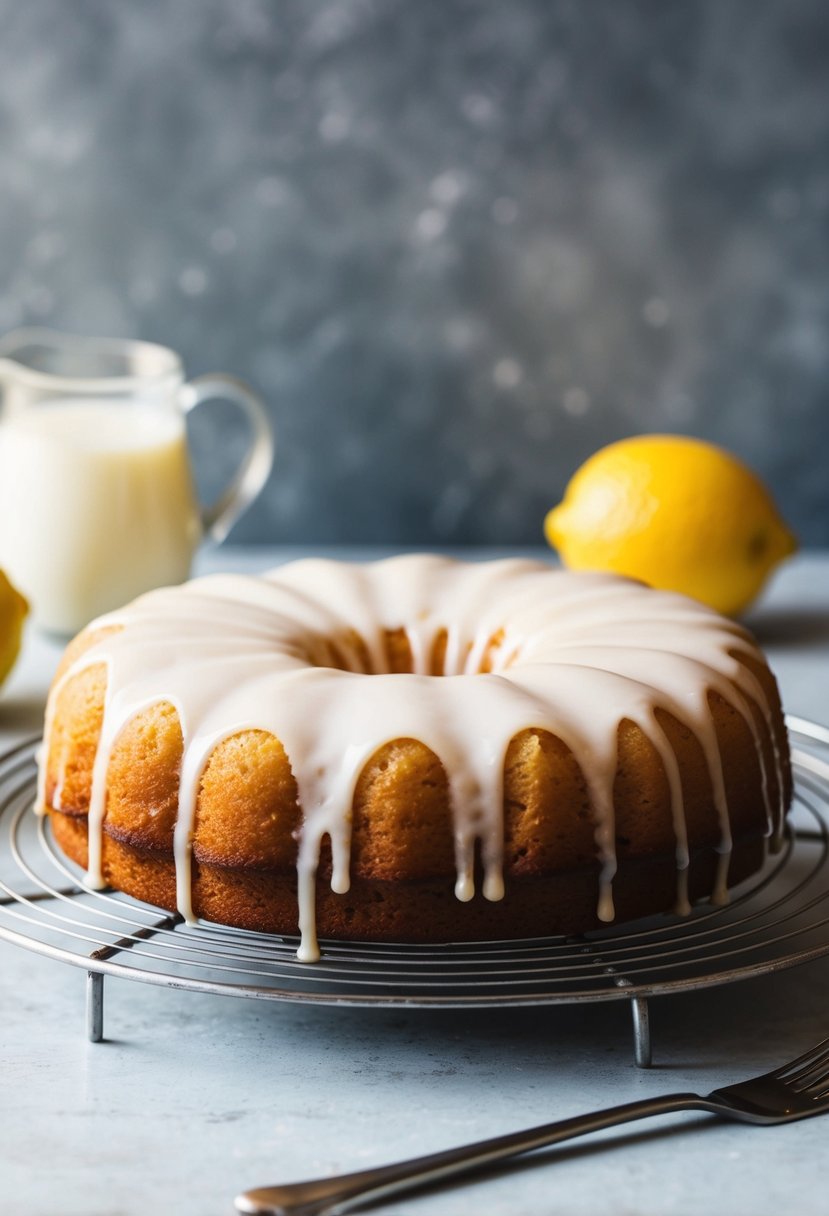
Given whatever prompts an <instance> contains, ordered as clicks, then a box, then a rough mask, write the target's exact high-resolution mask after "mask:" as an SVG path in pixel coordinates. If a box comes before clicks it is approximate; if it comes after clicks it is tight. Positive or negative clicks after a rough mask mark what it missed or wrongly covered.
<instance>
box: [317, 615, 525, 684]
mask: <svg viewBox="0 0 829 1216" xmlns="http://www.w3.org/2000/svg"><path fill="white" fill-rule="evenodd" d="M503 641H504V633H503V630H499V631H498V632H497V633H495V634H493V636H492V637H490V638H489V639H488V641H487V644H486V646H485V647H484V648H483V649H482V650H481V649H480V648H476V649H477V653H478V654H479V655H480V659H479V660H475V661H474V667H473V668H472V669H470V667H469V662H470V656H471V654H472V651H473V649H474V648H475V643H474V642H467V643H465V644H464V646H463V647H462V648H461V649H460V651H457V650H456V649H455V648H454V647H452V646H451V645H450V641H449V631H448V630H447V629H439V630H437V632H436V633H435V634H434V635H433V636H432V637H431V638H424V639H420V638H419V640H418V641H416V642H414V641H413V639H412V637H411V635H410V634H409V631H408V630H407V629H405V628H404V627H403V626H401V627H400V628H399V629H384V630H383V631H382V632H381V633H380V635H379V637H378V638H377V641H376V644H375V645H374V646H370V645H369V644H368V643H367V641H366V639H365V638H363V637H361V636H360V635H359V634H357V633H349V634H346V635H344V636H342V637H339V638H328V639H325V640H324V641H322V642H321V643H320V645H319V647H315V648H314V654H313V655H309V659H310V661H311V662H312V663H313V664H314V666H316V667H334V668H337V669H339V670H340V671H353V672H359V673H360V674H362V675H369V676H373V675H386V674H389V673H394V674H398V675H407V674H408V675H410V674H412V673H414V672H416V673H417V674H419V675H429V676H450V675H475V674H481V675H483V674H485V673H486V672H491V671H503V670H504V668H505V667H508V666H509V659H508V657H507V656H506V655H505V653H504V647H503Z"/></svg>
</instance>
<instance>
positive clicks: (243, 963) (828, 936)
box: [0, 717, 829, 1066]
mask: <svg viewBox="0 0 829 1216" xmlns="http://www.w3.org/2000/svg"><path fill="white" fill-rule="evenodd" d="M787 722H788V726H789V732H790V736H791V741H792V744H793V747H794V751H793V765H794V773H795V801H794V806H793V810H792V814H791V816H790V819H789V827H788V832H787V836H786V840H785V843H784V847H783V849H782V851H781V852H779V853H778V854H776V855H774V856H770V857H769V858H768V861H767V863H766V865H765V867H764V868H763V869H762V870H761V871H760V873H759V874H757V875H754V876H753V877H752V878H751V879H749V880H748V881H747V882H745V883H743V884H742V885H741V886H740V887H737V888H736V889H735V890H734V892H733V893H732V899H731V902H730V904H729V905H728V906H727V907H724V908H715V907H713V906H711V905H709V904H702V905H699V906H697V907H696V908H695V909H694V911H693V912H692V914H691V915H690V916H688V917H682V918H680V917H674V916H663V917H655V918H650V919H648V920H643V921H637V922H634V923H632V924H626V925H622V926H619V927H618V928H607V929H601V930H598V931H596V932H593V933H588V934H586V935H585V936H584V937H566V938H565V937H545V938H533V939H529V940H523V941H510V942H500V941H485V942H473V943H462V944H451V945H446V946H443V945H442V946H439V947H435V946H423V945H404V944H393V945H392V944H388V943H383V944H380V943H362V942H360V943H345V942H332V941H323V942H322V943H321V946H322V951H323V954H322V959H321V961H320V962H318V963H313V964H303V963H299V962H298V961H297V959H296V948H297V944H298V943H297V939H296V938H287V937H275V936H270V935H267V934H261V933H250V932H246V931H244V930H240V929H230V928H225V927H223V926H220V925H213V924H207V923H201V924H199V925H197V926H189V925H186V924H184V923H183V921H182V920H181V919H180V918H179V917H178V916H172V915H165V914H163V913H162V912H160V911H159V909H158V908H153V907H151V906H149V905H147V904H142V903H139V902H137V901H136V900H133V899H131V898H129V897H128V896H125V895H121V894H120V893H117V892H112V891H93V890H91V889H90V888H89V887H87V886H86V885H85V884H84V881H83V872H82V871H81V870H80V869H79V868H78V867H77V866H74V865H73V864H72V863H70V862H68V861H67V860H66V858H65V857H64V856H63V854H62V853H61V852H60V850H59V849H58V848H57V846H56V845H55V843H54V841H53V839H52V836H51V832H50V828H49V824H48V821H46V820H42V819H38V818H37V817H36V816H35V815H34V814H33V812H32V804H33V801H34V794H35V783H36V764H35V752H36V748H37V744H38V742H39V741H38V740H29V741H27V742H26V743H23V744H21V745H20V746H19V747H16V748H14V749H13V750H12V751H9V752H7V753H6V754H5V755H4V756H2V757H0V937H2V938H5V939H7V940H8V941H11V942H15V943H17V944H18V945H21V946H24V947H26V948H28V949H30V950H34V951H36V952H37V953H39V954H45V955H47V956H49V957H50V958H54V959H58V960H61V961H62V962H66V963H72V964H74V965H75V966H77V967H83V968H84V969H85V970H86V972H87V977H88V978H87V1030H88V1034H89V1037H90V1039H92V1040H93V1041H95V1042H98V1041H100V1040H101V1039H102V1038H103V1000H104V977H105V976H107V975H112V976H118V977H120V978H121V979H130V980H142V981H144V982H145V983H149V984H157V985H163V986H167V987H171V988H188V989H192V990H193V991H196V992H211V993H219V994H224V995H227V996H237V997H249V998H254V999H259V1000H276V1001H300V1002H313V1003H316V1004H325V1005H363V1006H386V1007H389V1006H404V1007H408V1008H412V1007H433V1006H441V1007H444V1008H452V1007H454V1008H462V1007H464V1008H470V1007H473V1008H474V1007H479V1008H481V1007H494V1006H518V1005H552V1004H569V1003H573V1002H578V1001H606V1000H620V999H622V1000H628V1001H630V1004H631V1009H632V1014H633V1029H634V1049H635V1055H636V1062H637V1063H638V1064H640V1065H642V1066H645V1065H647V1064H648V1063H650V1058H651V1041H650V1028H649V1018H648V1003H647V1002H648V998H649V997H652V996H659V995H663V994H667V993H675V992H682V991H687V990H690V989H695V988H705V987H709V986H712V985H715V984H725V983H731V982H732V981H735V980H739V979H746V978H748V977H750V976H756V975H763V974H767V973H769V972H772V971H779V970H782V969H783V968H786V967H792V966H794V965H796V964H797V963H804V962H807V961H809V960H811V959H815V958H818V957H820V956H821V955H824V954H829V730H827V729H826V728H825V727H821V726H817V725H816V724H814V723H811V722H807V721H805V720H804V719H801V718H791V717H790V718H788V719H787Z"/></svg>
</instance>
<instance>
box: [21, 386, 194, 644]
mask: <svg viewBox="0 0 829 1216" xmlns="http://www.w3.org/2000/svg"><path fill="white" fill-rule="evenodd" d="M22 513H25V522H24V520H23V519H22ZM200 534H201V523H200V516H199V508H198V505H197V502H196V498H195V493H194V489H193V482H192V476H191V471H190V464H189V460H188V453H187V443H186V428H185V422H184V417H183V415H182V414H181V413H180V412H179V411H177V410H175V409H170V408H165V407H164V406H162V405H159V404H157V403H154V402H149V403H147V402H143V401H141V400H140V399H138V400H132V401H129V402H125V401H124V400H123V399H112V400H107V399H106V398H103V399H102V398H100V397H94V398H89V399H88V400H86V399H83V398H77V397H71V398H67V399H65V400H62V399H56V400H50V401H47V402H45V403H41V404H38V405H36V406H34V407H32V408H29V409H26V410H22V411H20V412H19V413H14V414H13V415H12V416H11V417H9V418H7V419H6V420H5V422H4V425H3V427H2V431H0V568H3V569H4V570H6V572H7V573H8V574H9V576H10V577H11V579H12V581H13V582H15V583H16V584H17V585H18V586H19V587H20V589H21V590H22V591H23V592H24V594H25V595H26V596H27V597H28V598H29V600H30V601H31V603H32V604H33V605H34V607H35V612H36V614H37V617H38V620H39V623H40V624H41V625H42V626H43V627H44V628H46V629H51V630H54V631H57V632H60V633H70V632H74V631H75V630H77V629H80V628H81V627H82V626H83V625H85V624H87V623H88V622H89V621H90V620H91V619H92V618H93V617H95V616H98V615H99V614H101V613H104V612H107V611H110V610H111V609H113V608H116V607H118V606H120V605H121V604H123V603H126V602H127V601H128V600H130V599H132V598H134V596H136V595H138V594H140V593H141V592H142V591H144V590H145V589H146V588H147V587H153V586H162V585H164V584H168V583H179V582H181V581H182V580H184V579H186V578H187V576H188V574H189V571H190V562H191V559H192V555H193V552H194V550H195V548H196V545H197V544H198V541H199V537H200Z"/></svg>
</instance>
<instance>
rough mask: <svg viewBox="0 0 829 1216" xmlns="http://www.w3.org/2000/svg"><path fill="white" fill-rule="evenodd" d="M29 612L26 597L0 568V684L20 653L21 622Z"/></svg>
mask: <svg viewBox="0 0 829 1216" xmlns="http://www.w3.org/2000/svg"><path fill="white" fill-rule="evenodd" d="M28 612H29V605H28V603H27V601H26V599H25V598H24V597H23V596H22V595H21V594H20V592H19V591H18V590H17V588H16V587H13V586H12V584H11V583H10V582H9V580H8V579H7V578H6V576H5V574H4V573H3V571H2V570H0V684H2V682H3V681H4V680H5V678H6V676H7V675H8V674H9V672H10V671H11V669H12V667H14V664H15V660H16V659H17V656H18V654H19V653H20V639H21V638H22V636H23V622H24V621H25V620H26V616H27V614H28Z"/></svg>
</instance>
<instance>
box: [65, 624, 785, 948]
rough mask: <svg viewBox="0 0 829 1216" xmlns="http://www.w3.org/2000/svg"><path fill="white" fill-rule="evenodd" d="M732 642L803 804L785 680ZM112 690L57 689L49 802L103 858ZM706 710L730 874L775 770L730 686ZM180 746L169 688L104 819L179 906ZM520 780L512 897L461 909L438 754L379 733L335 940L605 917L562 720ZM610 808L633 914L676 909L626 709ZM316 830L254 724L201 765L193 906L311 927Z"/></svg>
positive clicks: (708, 863)
mask: <svg viewBox="0 0 829 1216" xmlns="http://www.w3.org/2000/svg"><path fill="white" fill-rule="evenodd" d="M99 637H100V634H99V633H98V634H96V633H88V634H85V635H81V637H80V638H78V639H76V641H75V642H74V643H73V644H72V646H71V647H70V650H69V652H68V653H67V658H66V659H65V661H64V665H63V670H64V671H67V670H68V669H69V666H70V665H71V663H72V662H74V661H75V660H76V659H77V658H78V657H79V655H81V654H82V653H83V651H84V650H85V649H86V648H87V647H89V646H91V645H93V644H94V643H95V642H96V641H97V640H99ZM444 644H445V639H444ZM387 646H388V649H389V653H390V655H391V656H392V657H393V661H394V663H395V664H396V667H395V669H396V670H405V664H406V662H407V661H408V657H409V656H408V655H407V654H406V644H405V636H404V638H403V642H402V643H401V641H400V638H399V636H397V635H395V634H389V635H388V636H387ZM734 654H735V657H739V659H740V661H741V662H743V663H744V664H745V665H746V666H747V667H748V668H749V669H750V670H751V671H752V673H753V674H754V676H755V677H756V679H757V680H758V681H759V682H760V684H761V686H762V688H763V690H764V692H765V694H766V697H767V699H768V703H769V705H770V706H771V707H772V730H773V733H774V745H773V742H772V738H771V736H770V732H769V729H768V724H767V723H766V721H765V720H764V717H763V714H762V713H761V711H760V709H759V707H757V706H752V713H753V715H754V718H755V722H756V728H757V736H758V738H759V739H760V740H761V746H762V749H763V752H764V757H765V765H764V767H765V769H766V772H767V780H768V782H769V786H770V788H769V790H768V794H769V797H770V799H771V801H772V803H773V802H774V801H775V800H776V799H779V796H780V791H779V790H778V789H777V788H776V785H777V779H776V777H775V771H776V766H775V763H774V761H773V758H772V749H773V746H776V748H777V750H778V752H779V755H780V757H781V758H782V759H781V765H780V767H781V771H782V774H783V781H784V784H785V789H784V790H783V800H784V801H785V802H786V803H788V801H789V799H790V796H791V776H790V770H789V765H788V750H787V746H786V737H785V727H784V724H783V719H782V712H781V709H780V702H779V696H778V693H777V688H776V684H775V681H774V678H773V676H772V674H771V672H770V671H769V669H768V667H767V666H766V664H765V663H763V662H761V661H760V660H759V659H758V658H757V657H756V655H754V654H751V653H748V652H747V651H746V650H743V649H741V648H740V647H739V646H737V647H736V649H735V651H734ZM435 662H436V663H438V664H439V662H440V658H439V656H436V657H435ZM59 674H60V673H59ZM105 690H106V671H105V669H104V667H103V666H102V665H100V664H98V665H95V666H91V667H88V668H85V669H82V670H80V671H79V672H78V673H77V674H75V675H73V676H72V677H71V678H69V679H68V681H67V682H66V683H65V684H64V685H63V686H62V688H61V689H60V691H59V694H58V697H57V701H56V705H55V711H54V718H53V724H52V730H51V741H50V748H49V754H48V758H47V769H46V781H45V790H46V805H47V809H48V810H49V812H50V814H51V817H52V823H53V829H54V833H55V837H56V839H57V841H58V843H59V844H60V845H61V847H62V848H63V849H64V850H65V852H66V853H67V854H68V855H69V856H70V857H72V858H73V859H74V860H75V861H76V862H78V863H79V864H80V865H85V864H86V861H87V824H86V818H87V814H88V811H89V803H90V790H91V781H92V766H93V762H94V758H95V754H96V749H97V745H98V740H99V736H100V731H101V723H102V717H103V706H104V695H105ZM709 705H710V711H711V715H712V719H713V722H714V724H715V727H716V734H717V740H718V743H719V749H720V753H721V756H722V758H723V775H724V780H725V788H726V795H727V801H728V807H729V815H730V820H731V825H732V833H733V836H734V841H735V848H734V853H733V856H732V861H731V868H730V873H729V883H731V884H733V883H734V882H736V881H740V880H741V879H742V878H744V877H746V876H747V875H748V874H750V873H751V872H753V871H754V870H756V869H757V868H758V867H759V866H760V865H761V864H762V860H763V856H764V836H765V834H766V830H767V818H766V806H765V800H764V795H763V776H762V772H761V765H760V759H759V757H758V753H757V747H756V744H755V738H754V735H753V733H752V731H751V730H750V729H749V727H748V725H747V723H746V721H745V720H744V719H743V717H742V715H741V714H740V713H739V712H737V710H736V709H734V708H733V707H732V706H731V705H730V704H729V703H728V702H726V701H725V700H724V699H723V698H722V697H720V696H718V695H717V694H715V693H711V694H709ZM656 712H657V716H658V718H659V721H660V724H661V725H662V727H663V729H664V731H665V734H666V736H667V738H668V741H669V743H670V745H671V747H672V748H673V751H674V752H675V754H676V757H677V761H678V764H679V771H680V775H681V781H682V789H683V797H684V803H685V811H686V818H687V823H688V836H689V844H690V854H691V866H690V871H689V894H690V896H691V898H692V899H694V898H699V897H701V896H703V895H706V894H708V893H709V892H710V891H711V889H712V886H713V883H714V875H715V871H716V868H717V853H716V849H717V846H718V845H719V843H720V841H721V824H720V820H719V816H718V812H717V810H716V807H715V803H714V798H713V793H712V788H711V778H710V776H709V768H708V765H707V763H706V759H705V756H704V755H703V751H702V747H701V745H700V743H699V742H698V740H697V739H696V738H695V736H694V734H693V733H692V732H691V731H690V730H689V729H688V728H687V727H686V726H684V725H682V724H681V723H680V722H679V721H678V720H677V719H676V718H673V717H672V716H671V715H670V714H668V713H666V712H663V711H660V710H657V711H656ZM181 760H182V734H181V729H180V726H179V721H178V717H177V714H176V711H175V709H174V708H173V706H172V705H170V704H169V703H165V702H163V701H161V702H159V703H157V704H155V705H153V706H151V707H150V708H149V709H145V710H143V711H142V712H141V713H139V714H137V715H136V716H135V718H134V719H133V720H132V721H131V722H130V723H129V724H128V725H127V727H126V729H125V730H124V731H123V733H122V734H121V735H120V737H119V738H118V740H117V742H116V744H115V746H114V748H113V750H112V753H111V760H110V765H109V772H108V780H107V804H106V816H105V820H104V844H103V874H104V876H105V878H106V880H107V881H108V882H109V883H110V884H111V885H112V886H113V887H116V888H118V889H121V890H124V891H126V892H127V893H129V894H131V895H133V896H135V897H136V898H139V899H142V900H145V901H146V902H148V903H152V904H157V905H159V906H160V907H163V908H166V909H168V910H171V911H172V910H173V909H174V908H175V903H176V901H175V865H174V860H173V832H174V828H175V821H176V810H177V798H178V783H179V771H180V766H181ZM504 777H505V795H504V838H505V849H504V876H505V883H506V895H505V898H504V900H503V901H501V902H499V903H489V902H487V901H486V900H484V899H483V898H482V897H481V896H480V895H477V896H476V897H475V898H474V899H473V900H472V901H471V902H470V903H467V904H463V903H460V902H458V901H457V900H456V899H455V897H454V894H453V890H454V881H455V857H454V842H453V831H452V819H451V811H450V805H449V794H448V786H447V777H446V773H445V772H444V770H443V767H442V765H441V763H440V761H439V760H438V759H437V757H436V756H435V755H434V753H433V752H431V751H430V750H429V749H428V748H427V747H426V746H425V745H424V744H423V743H420V742H418V741H416V740H413V739H398V740H395V741H393V742H392V743H389V744H387V745H385V746H383V747H381V748H380V749H379V750H378V751H377V752H376V753H375V754H374V756H373V757H372V758H371V759H370V761H369V762H368V763H367V764H366V766H365V768H364V770H363V772H362V774H361V776H360V779H359V781H358V784H357V788H356V793H355V797H354V805H353V821H352V842H351V877H352V886H351V890H350V891H349V892H348V894H345V895H337V894H334V893H333V892H332V891H331V890H330V886H329V883H328V882H326V870H327V868H328V867H327V863H326V859H325V857H323V863H322V865H321V868H320V880H319V882H318V884H317V924H318V931H319V934H320V936H322V937H327V936H328V937H346V938H349V937H350V938H354V939H361V938H362V939H372V938H373V939H377V940H382V939H386V940H394V939H397V940H410V941H440V940H471V939H476V938H499V937H501V938H510V937H515V936H521V937H524V936H536V935H548V934H553V933H573V932H580V931H584V930H586V929H589V928H592V927H595V925H596V924H597V923H598V922H597V920H596V891H597V883H598V872H599V865H598V862H597V859H596V843H595V828H596V824H595V819H594V815H593V812H592V810H591V805H590V799H589V797H588V793H587V787H586V783H585V780H584V776H583V774H582V772H581V770H580V769H579V766H578V764H577V763H576V760H575V758H574V756H573V754H572V752H570V751H569V750H568V749H567V748H566V747H565V745H564V743H563V742H562V741H561V740H560V739H558V738H556V737H555V736H554V735H553V734H551V733H549V732H547V731H542V730H525V731H523V732H521V733H520V734H519V735H517V736H516V737H515V738H514V739H513V740H512V742H511V744H510V746H509V750H508V753H507V761H506V766H505V774H504ZM614 805H615V818H616V827H615V830H616V852H617V857H618V873H617V875H616V878H615V880H614V885H613V895H614V902H615V905H616V915H617V919H620V920H622V919H629V918H631V917H636V916H640V915H645V914H649V913H654V912H660V911H667V910H670V909H671V907H672V906H673V903H674V900H675V897H676V883H677V877H676V831H675V825H674V823H673V819H672V801H671V793H670V789H669V784H668V780H667V777H666V774H665V771H664V767H663V764H662V761H661V760H660V758H659V756H658V754H657V752H656V751H655V749H654V746H653V744H652V743H651V742H650V740H649V739H648V737H647V736H646V735H645V734H643V732H642V731H641V730H640V729H639V728H638V727H637V726H636V725H635V724H634V723H633V722H630V721H627V720H625V721H623V722H622V723H621V724H620V727H619V731H618V767H617V773H616V779H615V784H614ZM301 826H302V815H301V809H300V806H299V803H298V798H297V787H296V782H295V780H294V777H293V774H292V773H291V769H290V765H289V762H288V758H287V756H286V754H285V751H284V749H283V747H282V745H281V743H280V742H279V741H278V740H277V739H276V738H274V737H273V736H272V735H269V734H267V733H266V732H264V731H256V730H249V731H243V732H239V733H237V734H235V735H233V736H231V737H230V738H228V739H226V740H225V741H224V742H222V743H220V744H219V745H218V746H217V747H216V749H215V751H214V752H213V754H212V755H211V757H210V760H209V762H208V764H207V766H206V768H205V770H204V773H203V775H202V779H201V783H200V787H199V795H198V801H197V806H196V814H195V821H194V831H193V857H194V874H193V899H194V909H195V911H196V913H197V914H199V915H201V916H204V917H205V918H206V919H209V920H215V921H219V922H222V923H226V924H232V925H238V926H240V927H244V928H248V929H259V930H263V931H267V932H276V933H288V934H291V933H295V932H296V930H297V880H296V862H297V839H298V836H299V833H300V831H301ZM329 873H330V870H329ZM477 886H478V888H480V884H477Z"/></svg>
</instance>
